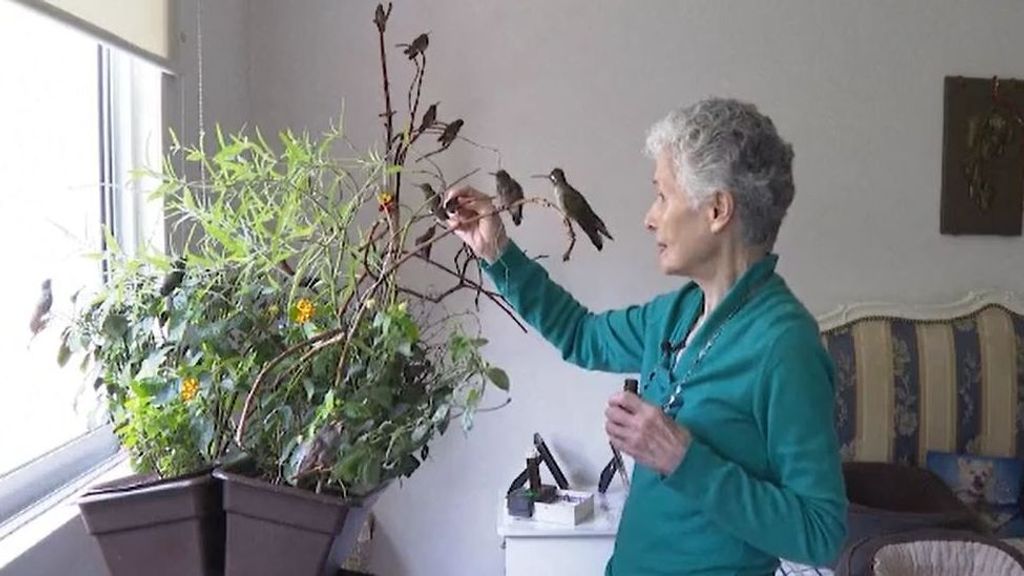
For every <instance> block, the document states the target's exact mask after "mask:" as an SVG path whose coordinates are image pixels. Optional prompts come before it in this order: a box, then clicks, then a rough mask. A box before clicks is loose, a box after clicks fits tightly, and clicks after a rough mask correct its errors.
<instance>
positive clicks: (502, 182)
mask: <svg viewBox="0 0 1024 576" xmlns="http://www.w3.org/2000/svg"><path fill="white" fill-rule="evenodd" d="M491 175H492V176H494V179H495V187H496V188H497V192H498V198H499V199H500V200H501V204H502V205H503V206H509V205H511V204H513V203H514V202H516V201H517V200H522V199H523V187H522V186H520V185H519V182H516V181H515V179H514V178H512V176H511V175H510V174H509V173H508V172H507V171H505V170H498V171H497V172H491ZM509 213H510V214H511V215H512V223H514V224H515V225H516V226H519V225H520V224H522V223H523V205H522V204H520V205H518V206H516V207H515V208H512V209H511V210H509Z"/></svg>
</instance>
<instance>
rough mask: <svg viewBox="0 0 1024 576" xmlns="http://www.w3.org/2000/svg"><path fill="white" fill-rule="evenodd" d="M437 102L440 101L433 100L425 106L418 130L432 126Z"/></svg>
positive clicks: (421, 130)
mask: <svg viewBox="0 0 1024 576" xmlns="http://www.w3.org/2000/svg"><path fill="white" fill-rule="evenodd" d="M438 104H440V102H434V103H433V104H431V105H430V106H429V107H427V111H426V112H424V113H423V119H422V121H421V122H420V132H426V130H427V128H430V127H431V126H433V125H434V122H435V121H437V105H438Z"/></svg>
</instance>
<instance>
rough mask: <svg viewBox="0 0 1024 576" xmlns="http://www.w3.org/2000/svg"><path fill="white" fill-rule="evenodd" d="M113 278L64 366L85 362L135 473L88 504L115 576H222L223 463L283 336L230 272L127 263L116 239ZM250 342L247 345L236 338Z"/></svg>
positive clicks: (62, 356) (87, 311)
mask: <svg viewBox="0 0 1024 576" xmlns="http://www.w3.org/2000/svg"><path fill="white" fill-rule="evenodd" d="M108 245H110V246H111V250H110V254H109V258H108V260H107V264H108V270H109V278H108V282H107V284H106V285H105V287H104V288H103V289H102V290H101V291H99V293H97V294H95V295H93V296H92V297H90V298H87V299H86V298H82V297H80V298H79V300H83V301H85V302H86V303H85V305H84V306H83V307H82V308H81V309H80V310H78V311H77V313H76V314H75V316H74V318H73V320H72V322H71V323H70V324H69V325H68V326H67V327H66V328H65V330H64V332H63V335H62V345H61V348H60V352H59V354H58V361H59V362H60V363H61V364H64V363H66V362H68V361H69V360H70V359H71V357H72V356H75V355H78V356H81V357H82V358H83V362H82V367H83V369H85V370H86V371H87V373H88V374H89V375H90V376H89V380H90V381H92V382H93V383H94V386H95V387H96V389H97V392H99V393H101V394H102V395H103V397H104V398H105V400H106V401H105V402H104V405H105V407H106V411H107V416H108V417H109V420H110V421H111V423H112V424H113V428H114V431H115V433H116V434H117V436H118V437H119V439H120V440H121V443H122V445H123V446H124V447H125V449H126V450H127V452H128V454H129V456H130V458H131V464H132V467H133V469H134V470H135V471H136V472H138V474H137V475H134V476H132V477H129V478H125V479H121V480H118V481H115V482H112V483H109V484H106V485H100V486H94V487H92V488H91V489H90V490H89V491H88V492H87V493H86V494H85V495H84V496H83V497H82V498H81V499H80V501H79V506H80V508H81V511H82V516H83V519H84V521H85V524H86V527H87V529H88V531H89V532H90V533H91V534H93V535H94V536H95V537H96V539H97V541H98V542H99V545H100V548H101V550H102V552H103V556H104V559H105V561H106V563H107V566H108V568H109V569H110V571H111V573H112V574H113V575H114V576H118V575H121V574H140V573H146V574H185V573H187V574H203V575H206V574H211V575H212V574H220V573H222V570H223V534H224V518H223V511H222V506H221V494H222V491H221V487H220V483H219V482H218V481H217V480H215V479H214V478H213V477H212V476H211V471H212V468H213V466H214V464H215V463H216V462H217V461H218V460H219V459H220V458H221V457H222V456H223V455H224V454H226V453H227V451H228V450H229V448H230V447H231V434H232V433H233V431H234V426H233V425H232V417H233V414H234V413H235V412H236V409H235V405H236V404H237V399H238V397H239V396H240V394H241V392H240V386H241V385H242V383H244V382H247V381H249V380H251V378H252V377H253V376H254V375H255V373H256V371H257V369H258V366H259V364H260V362H261V358H262V357H264V356H266V357H269V356H270V355H271V354H273V353H275V351H276V349H277V347H278V346H279V344H277V343H275V342H274V335H273V334H272V333H270V332H261V331H259V330H258V329H255V328H256V327H258V325H259V319H253V318H250V317H249V316H248V315H247V313H246V311H247V310H249V309H251V307H249V308H238V307H235V304H236V303H237V302H238V301H240V300H244V299H245V298H247V297H253V295H252V294H251V293H250V292H247V290H246V288H245V287H242V286H239V285H237V284H235V283H233V282H231V279H232V274H231V272H230V268H229V267H228V266H227V265H226V264H220V265H219V266H209V267H204V268H200V267H198V266H187V265H186V263H185V262H184V261H182V260H178V261H176V262H173V263H172V262H170V261H168V259H166V258H165V257H162V256H159V255H155V254H145V253H144V254H143V255H142V256H139V257H128V256H126V255H124V254H123V253H122V252H121V251H120V250H119V249H118V248H117V245H116V242H114V240H113V238H111V237H108ZM237 334H245V335H246V337H245V338H232V335H237Z"/></svg>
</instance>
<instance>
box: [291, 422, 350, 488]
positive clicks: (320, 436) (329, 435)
mask: <svg viewBox="0 0 1024 576" xmlns="http://www.w3.org/2000/svg"><path fill="white" fill-rule="evenodd" d="M342 429H343V427H342V425H341V423H340V422H337V423H334V424H325V425H324V426H323V427H322V428H320V431H319V432H317V434H316V436H314V437H312V438H310V439H309V440H307V441H306V442H304V443H303V444H301V445H300V446H299V452H300V453H301V455H302V457H301V458H300V459H299V464H298V466H297V467H296V469H295V471H296V475H297V476H305V475H307V474H311V473H315V472H317V471H327V470H330V468H331V466H334V463H335V461H336V460H337V459H338V447H339V446H340V445H341V432H342Z"/></svg>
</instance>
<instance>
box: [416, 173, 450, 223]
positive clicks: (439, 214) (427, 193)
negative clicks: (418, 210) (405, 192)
mask: <svg viewBox="0 0 1024 576" xmlns="http://www.w3.org/2000/svg"><path fill="white" fill-rule="evenodd" d="M419 187H420V190H423V196H424V197H425V198H426V201H427V204H428V205H429V206H430V212H431V213H432V214H433V215H434V218H436V219H437V221H438V222H445V221H447V220H448V214H446V213H445V211H444V207H443V206H441V195H440V194H438V193H437V192H435V191H434V187H433V186H431V185H430V184H427V183H426V182H424V183H422V184H420V185H419Z"/></svg>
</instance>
